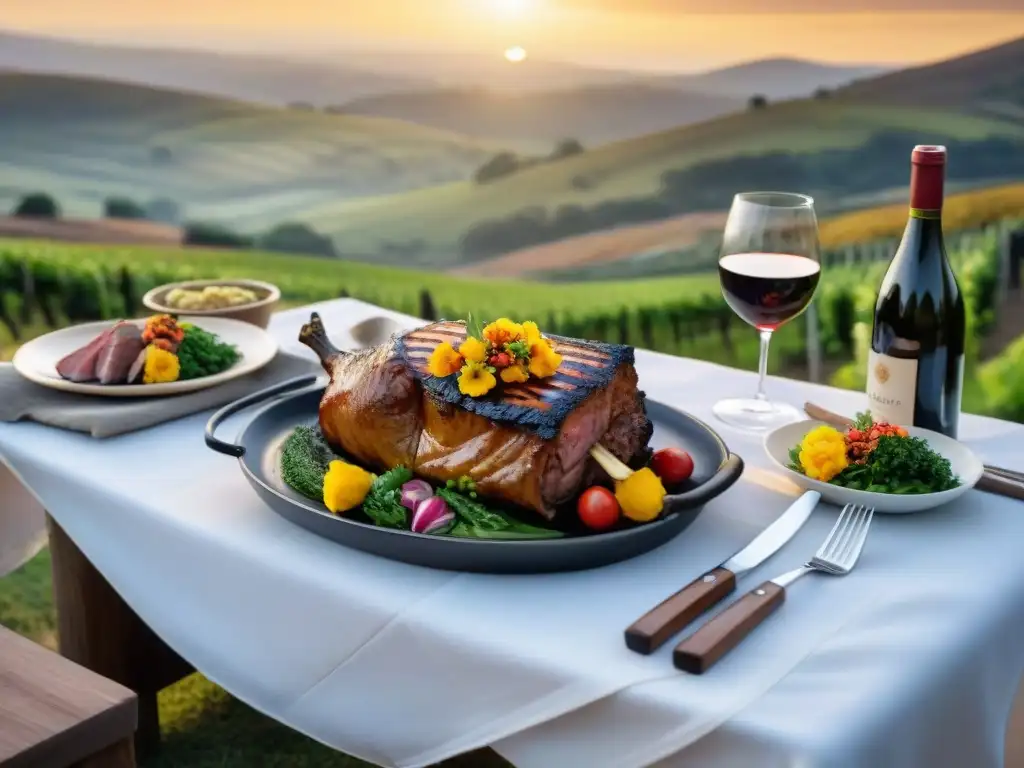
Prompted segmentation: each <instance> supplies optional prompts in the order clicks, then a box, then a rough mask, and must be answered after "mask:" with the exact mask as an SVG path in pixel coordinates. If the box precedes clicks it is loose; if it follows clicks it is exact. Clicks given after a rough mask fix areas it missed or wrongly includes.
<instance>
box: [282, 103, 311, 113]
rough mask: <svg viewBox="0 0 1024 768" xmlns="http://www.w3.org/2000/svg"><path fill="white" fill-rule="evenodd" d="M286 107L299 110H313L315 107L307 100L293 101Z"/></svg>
mask: <svg viewBox="0 0 1024 768" xmlns="http://www.w3.org/2000/svg"><path fill="white" fill-rule="evenodd" d="M288 109H297V110H299V111H300V112H313V111H314V110H315V109H316V107H315V106H313V105H312V104H310V103H309V102H308V101H293V102H291V103H290V104H289V105H288Z"/></svg>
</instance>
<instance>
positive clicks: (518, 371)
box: [501, 363, 530, 384]
mask: <svg viewBox="0 0 1024 768" xmlns="http://www.w3.org/2000/svg"><path fill="white" fill-rule="evenodd" d="M529 378H530V374H529V373H528V372H527V370H526V366H525V365H523V364H521V363H520V364H518V365H510V366H509V367H508V368H503V369H502V370H501V380H502V381H504V382H505V383H506V384H520V383H522V382H524V381H526V380H527V379H529Z"/></svg>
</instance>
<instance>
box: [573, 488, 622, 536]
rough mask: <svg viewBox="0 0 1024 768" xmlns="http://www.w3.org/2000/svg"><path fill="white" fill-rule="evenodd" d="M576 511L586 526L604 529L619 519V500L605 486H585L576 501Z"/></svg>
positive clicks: (596, 529) (599, 529)
mask: <svg viewBox="0 0 1024 768" xmlns="http://www.w3.org/2000/svg"><path fill="white" fill-rule="evenodd" d="M576 512H577V513H578V514H579V516H580V520H582V521H583V524H584V525H585V526H587V528H591V529H593V530H595V531H606V530H608V529H609V528H611V527H612V526H613V525H615V523H617V522H618V521H619V502H617V501H616V500H615V494H614V493H612V492H611V491H609V490H608V489H607V488H602V487H601V486H599V485H595V486H594V487H593V488H587V490H585V491H584V492H583V494H582V495H581V496H580V500H579V501H578V502H576Z"/></svg>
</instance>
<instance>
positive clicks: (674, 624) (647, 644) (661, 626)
mask: <svg viewBox="0 0 1024 768" xmlns="http://www.w3.org/2000/svg"><path fill="white" fill-rule="evenodd" d="M734 589H736V574H734V573H733V572H732V571H730V570H728V569H726V568H715V569H714V570H713V571H709V572H708V573H705V574H704V575H703V576H700V577H699V578H697V579H694V580H693V581H692V582H690V583H689V584H688V585H687V586H685V587H683V588H682V589H681V590H679V591H678V592H676V593H675V594H674V595H672V597H670V598H668V599H667V600H664V601H662V602H661V603H659V604H658V605H656V606H655V607H654V608H652V609H651V610H649V611H648V612H647V613H645V614H644V615H643V616H641V617H640V618H639V619H637V620H636V621H635V622H634V623H633V624H632V625H631V626H630V627H629V628H628V629H627V630H626V647H627V648H629V650H631V651H636V652H637V653H642V654H644V655H647V654H650V653H654V652H655V651H656V650H658V648H660V647H661V646H662V645H664V644H665V641H666V640H668V639H669V638H670V637H672V635H674V634H676V633H677V632H679V631H680V630H681V629H682V628H683V627H685V626H686V625H687V624H689V623H690V622H691V621H693V620H694V619H696V618H697V617H698V616H700V615H701V614H702V613H704V612H705V611H706V610H708V609H709V608H711V606H713V605H718V603H720V602H722V600H724V599H725V598H726V597H727V596H728V595H730V594H732V592H733V590H734Z"/></svg>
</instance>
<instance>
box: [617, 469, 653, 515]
mask: <svg viewBox="0 0 1024 768" xmlns="http://www.w3.org/2000/svg"><path fill="white" fill-rule="evenodd" d="M615 498H616V500H617V501H618V502H619V506H620V507H622V514H623V515H625V516H626V517H628V518H629V519H630V520H635V521H636V522H638V523H646V522H649V521H651V520H653V519H654V518H656V517H657V516H658V515H660V514H661V510H662V507H664V506H665V486H664V485H662V483H661V478H659V477H658V476H657V475H656V474H654V471H653V470H652V469H651V468H650V467H644V468H643V469H640V470H637V471H636V472H634V473H633V474H631V475H630V476H629V477H627V478H626V479H625V480H621V481H619V482H617V483H616V484H615Z"/></svg>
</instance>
